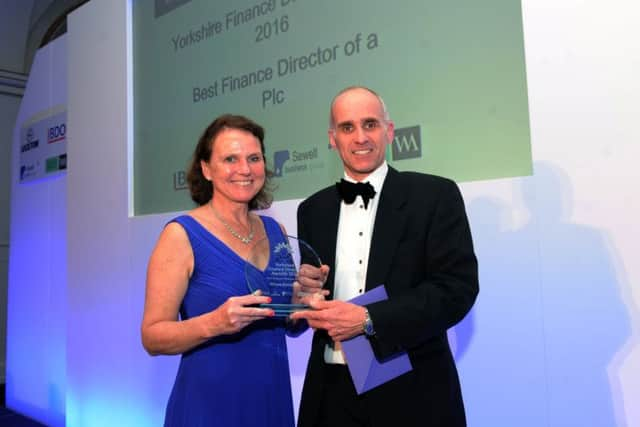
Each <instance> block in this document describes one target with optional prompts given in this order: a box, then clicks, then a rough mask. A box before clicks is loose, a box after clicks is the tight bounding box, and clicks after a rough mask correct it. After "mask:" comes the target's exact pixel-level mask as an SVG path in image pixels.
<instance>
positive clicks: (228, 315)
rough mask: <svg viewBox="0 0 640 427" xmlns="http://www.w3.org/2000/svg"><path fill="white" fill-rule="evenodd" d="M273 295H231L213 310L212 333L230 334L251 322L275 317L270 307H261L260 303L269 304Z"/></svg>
mask: <svg viewBox="0 0 640 427" xmlns="http://www.w3.org/2000/svg"><path fill="white" fill-rule="evenodd" d="M270 302H271V297H266V296H262V295H260V294H259V293H255V294H250V295H242V296H237V297H230V298H229V299H228V300H227V301H225V303H224V304H222V305H221V306H220V307H218V308H216V309H215V310H213V311H212V312H211V319H210V323H209V324H210V325H211V330H212V331H216V332H217V333H214V334H212V335H222V334H225V335H228V334H234V333H236V332H239V331H241V330H242V329H244V328H245V327H246V326H247V325H249V324H250V323H253V322H255V321H256V320H260V319H264V318H266V317H273V316H274V315H275V312H274V311H273V310H272V309H270V308H260V307H258V304H268V303H270Z"/></svg>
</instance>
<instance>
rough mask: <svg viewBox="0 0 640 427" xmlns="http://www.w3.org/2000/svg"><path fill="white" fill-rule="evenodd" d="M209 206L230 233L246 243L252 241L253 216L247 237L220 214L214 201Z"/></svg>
mask: <svg viewBox="0 0 640 427" xmlns="http://www.w3.org/2000/svg"><path fill="white" fill-rule="evenodd" d="M209 206H211V210H212V211H213V214H214V215H215V216H216V218H218V221H220V222H221V223H222V225H224V227H225V228H226V229H227V231H229V233H231V235H232V236H233V237H235V238H236V239H238V240H240V241H241V242H242V243H244V244H245V245H248V244H249V243H251V241H252V240H253V222H252V221H251V218H249V234H248V235H247V236H246V237H245V236H243V235H242V234H240V233H238V232H237V231H236V230H234V229H233V228H232V227H231V226H230V225H229V224H228V223H227V222H226V221H225V220H224V219H222V217H221V216H220V214H218V211H216V210H215V209H214V207H213V204H212V203H209Z"/></svg>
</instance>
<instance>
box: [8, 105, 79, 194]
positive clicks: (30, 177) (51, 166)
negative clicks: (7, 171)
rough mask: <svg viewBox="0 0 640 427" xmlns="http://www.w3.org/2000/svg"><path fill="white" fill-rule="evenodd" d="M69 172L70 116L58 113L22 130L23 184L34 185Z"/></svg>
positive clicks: (34, 122)
mask: <svg viewBox="0 0 640 427" xmlns="http://www.w3.org/2000/svg"><path fill="white" fill-rule="evenodd" d="M66 169H67V112H66V111H63V112H58V113H55V114H52V115H50V116H47V117H45V118H43V119H40V120H37V121H31V122H29V124H28V125H25V126H23V127H22V130H21V133H20V168H19V171H20V176H19V181H20V182H27V181H34V180H37V179H40V178H44V177H46V176H50V175H54V174H59V173H62V172H64V171H66Z"/></svg>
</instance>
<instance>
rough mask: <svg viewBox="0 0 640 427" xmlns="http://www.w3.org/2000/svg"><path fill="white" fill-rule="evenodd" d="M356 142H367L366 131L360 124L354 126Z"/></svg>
mask: <svg viewBox="0 0 640 427" xmlns="http://www.w3.org/2000/svg"><path fill="white" fill-rule="evenodd" d="M355 133H356V142H357V143H360V144H363V143H365V142H367V138H368V137H367V132H365V130H364V129H363V128H362V126H356V131H355Z"/></svg>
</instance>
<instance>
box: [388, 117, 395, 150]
mask: <svg viewBox="0 0 640 427" xmlns="http://www.w3.org/2000/svg"><path fill="white" fill-rule="evenodd" d="M395 129H396V126H395V125H394V124H393V122H392V121H391V120H389V121H388V122H387V138H389V144H391V143H392V142H393V137H394V136H395Z"/></svg>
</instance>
